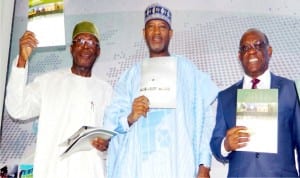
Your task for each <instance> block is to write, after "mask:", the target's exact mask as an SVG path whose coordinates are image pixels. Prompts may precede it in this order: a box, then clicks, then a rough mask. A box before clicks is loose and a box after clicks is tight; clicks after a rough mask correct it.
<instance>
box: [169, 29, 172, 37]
mask: <svg viewBox="0 0 300 178" xmlns="http://www.w3.org/2000/svg"><path fill="white" fill-rule="evenodd" d="M172 37H173V30H172V29H170V30H169V38H172Z"/></svg>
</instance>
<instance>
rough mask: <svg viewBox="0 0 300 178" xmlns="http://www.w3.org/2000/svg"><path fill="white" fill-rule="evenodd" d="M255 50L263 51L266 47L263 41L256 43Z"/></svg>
mask: <svg viewBox="0 0 300 178" xmlns="http://www.w3.org/2000/svg"><path fill="white" fill-rule="evenodd" d="M253 46H254V48H255V49H257V50H261V49H263V48H264V47H265V46H266V45H265V43H264V42H263V41H258V42H256V43H255V44H254V45H253Z"/></svg>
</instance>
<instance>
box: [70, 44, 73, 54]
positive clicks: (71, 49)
mask: <svg viewBox="0 0 300 178" xmlns="http://www.w3.org/2000/svg"><path fill="white" fill-rule="evenodd" d="M72 51H73V44H71V45H70V53H71V54H72Z"/></svg>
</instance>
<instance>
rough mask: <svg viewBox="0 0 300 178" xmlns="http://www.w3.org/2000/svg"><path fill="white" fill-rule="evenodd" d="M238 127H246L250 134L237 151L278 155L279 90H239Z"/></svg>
mask: <svg viewBox="0 0 300 178" xmlns="http://www.w3.org/2000/svg"><path fill="white" fill-rule="evenodd" d="M236 125H237V126H246V127H247V128H248V131H247V132H249V134H250V138H249V139H250V141H249V142H248V143H247V145H246V146H245V147H243V148H240V149H238V150H237V151H251V152H265V153H277V147H278V144H277V140H278V89H239V90H238V93H237V113H236Z"/></svg>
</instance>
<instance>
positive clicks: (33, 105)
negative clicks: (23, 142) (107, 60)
mask: <svg viewBox="0 0 300 178" xmlns="http://www.w3.org/2000/svg"><path fill="white" fill-rule="evenodd" d="M98 33H99V32H98V29H97V28H96V26H95V25H94V24H93V23H91V22H87V21H83V22H80V23H78V24H77V25H76V26H75V28H74V31H73V36H72V39H73V41H72V45H71V46H70V52H71V54H72V57H73V65H72V67H71V68H68V69H59V70H56V71H51V72H48V73H45V74H42V75H40V76H37V77H36V78H35V79H34V81H33V82H30V83H28V84H27V83H26V81H27V72H28V60H29V58H30V55H31V53H32V51H33V50H34V49H35V48H36V47H37V43H38V41H37V39H36V38H35V35H34V33H33V32H31V31H26V32H25V33H24V34H23V36H22V37H21V39H20V50H19V51H20V52H19V56H18V57H17V59H16V60H15V61H14V63H13V66H12V70H11V74H10V78H9V82H8V85H7V96H6V108H7V111H8V113H9V114H10V115H11V116H12V117H13V118H16V119H21V120H25V119H29V118H32V117H37V116H39V125H38V133H37V143H36V152H35V154H34V156H35V158H34V165H33V177H34V178H82V177H88V178H104V176H105V174H106V173H105V155H104V152H100V151H105V150H106V149H107V145H106V146H105V145H102V146H100V145H101V143H98V142H101V141H100V140H99V138H96V139H95V140H93V143H92V144H93V146H94V147H95V148H97V149H94V148H93V149H91V150H87V151H80V152H76V153H73V154H71V155H69V156H68V157H64V158H62V157H60V155H61V154H62V153H63V151H64V150H65V149H66V146H60V144H61V143H62V142H63V141H65V140H66V139H67V138H69V137H70V136H71V135H72V134H73V133H74V132H75V131H77V130H78V129H79V128H80V127H81V126H83V125H86V126H95V127H100V126H102V121H103V120H102V118H103V115H104V108H105V106H106V105H108V103H109V102H110V97H111V93H112V88H111V86H110V85H109V84H108V83H107V82H105V81H103V80H101V79H99V78H97V77H96V76H94V75H92V67H93V65H94V62H95V61H96V59H97V57H98V56H99V55H100V44H99V40H100V38H99V34H98Z"/></svg>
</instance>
